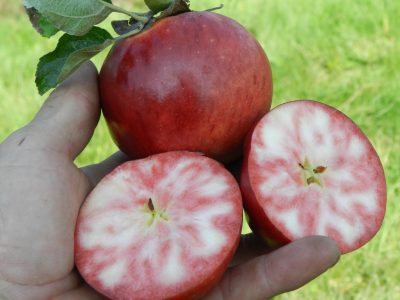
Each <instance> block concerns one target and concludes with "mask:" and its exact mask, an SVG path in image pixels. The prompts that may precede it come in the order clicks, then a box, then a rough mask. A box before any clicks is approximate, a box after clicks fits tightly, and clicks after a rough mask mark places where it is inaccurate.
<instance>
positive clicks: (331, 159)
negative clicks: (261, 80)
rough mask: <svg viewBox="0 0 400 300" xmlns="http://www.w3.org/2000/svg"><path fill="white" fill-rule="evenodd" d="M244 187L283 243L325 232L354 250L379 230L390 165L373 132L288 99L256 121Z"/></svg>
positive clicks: (253, 214) (261, 229)
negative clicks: (373, 139) (380, 152)
mask: <svg viewBox="0 0 400 300" xmlns="http://www.w3.org/2000/svg"><path fill="white" fill-rule="evenodd" d="M241 188H242V192H243V197H244V200H243V201H244V206H245V209H246V211H247V213H248V215H249V218H250V223H251V226H252V228H253V229H254V231H256V232H258V233H259V234H260V235H262V236H263V237H264V238H266V239H267V240H269V241H273V242H275V243H277V244H285V243H288V242H290V241H292V240H295V239H298V238H301V237H303V236H308V235H325V236H329V237H331V238H333V239H334V240H336V242H337V243H338V245H339V248H340V250H341V252H342V253H347V252H350V251H353V250H355V249H357V248H359V247H361V246H362V245H364V244H365V243H367V242H368V241H369V240H370V239H371V238H372V237H373V236H374V235H375V234H376V233H377V231H378V230H379V228H380V226H381V224H382V220H383V218H384V214H385V207H386V182H385V176H384V171H383V168H382V165H381V162H380V160H379V157H378V155H377V153H376V151H375V150H374V148H373V146H372V145H371V143H370V142H369V140H368V138H367V137H366V136H365V135H364V134H363V132H362V131H361V130H360V129H359V128H358V127H357V126H356V125H355V124H354V123H353V122H352V121H351V120H350V119H349V118H348V117H346V116H345V115H344V114H343V113H341V112H340V111H338V110H336V109H334V108H332V107H330V106H327V105H324V104H322V103H319V102H315V101H310V100H303V101H293V102H288V103H285V104H282V105H280V106H278V107H276V108H275V109H273V110H272V111H271V112H269V113H268V114H267V115H266V116H265V117H264V118H263V119H262V120H261V121H260V122H259V123H258V124H257V126H256V127H255V129H254V130H253V132H252V133H251V135H250V136H249V137H248V141H247V145H246V150H245V155H244V165H243V168H242V174H241Z"/></svg>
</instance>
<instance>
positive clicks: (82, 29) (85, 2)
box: [24, 0, 112, 36]
mask: <svg viewBox="0 0 400 300" xmlns="http://www.w3.org/2000/svg"><path fill="white" fill-rule="evenodd" d="M106 3H109V4H110V3H111V0H104V1H103V0H64V1H54V0H24V5H25V7H26V8H27V9H30V8H35V9H36V10H37V11H38V12H39V13H40V15H42V16H43V17H44V18H45V19H46V20H47V21H48V22H50V23H51V24H52V25H53V26H54V27H56V28H58V29H59V30H62V31H64V32H66V33H68V34H70V35H78V36H81V35H85V34H86V33H88V32H89V31H90V30H91V28H92V27H93V26H94V25H96V24H98V23H100V22H102V21H103V20H104V19H106V18H107V17H108V15H109V14H110V13H111V12H112V8H110V7H109V5H106Z"/></svg>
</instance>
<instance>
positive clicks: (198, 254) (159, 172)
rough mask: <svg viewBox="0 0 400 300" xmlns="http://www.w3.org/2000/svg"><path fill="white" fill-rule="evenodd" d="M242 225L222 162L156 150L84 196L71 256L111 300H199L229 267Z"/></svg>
mask: <svg viewBox="0 0 400 300" xmlns="http://www.w3.org/2000/svg"><path fill="white" fill-rule="evenodd" d="M241 225H242V201H241V193H240V189H239V186H238V184H237V182H236V181H235V179H234V178H233V176H232V175H231V174H230V173H229V172H228V171H227V170H225V169H224V167H223V166H222V165H221V164H219V163H218V162H216V161H214V160H212V159H210V158H207V157H205V156H202V155H199V154H194V153H190V152H185V151H182V152H181V151H180V152H169V153H163V154H158V155H154V156H151V157H149V158H146V159H141V160H137V161H131V162H127V163H125V164H123V165H121V166H119V167H118V168H116V169H115V170H114V171H113V172H111V173H110V174H109V175H107V176H106V177H105V178H104V179H103V180H102V181H101V182H100V183H99V184H98V185H97V186H96V188H95V189H94V190H93V191H92V193H91V194H90V195H89V196H88V198H87V200H86V201H85V203H84V204H83V206H82V208H81V211H80V214H79V217H78V221H77V227H76V232H75V241H76V245H75V262H76V265H77V268H78V270H79V272H80V273H81V275H82V276H83V278H84V279H85V281H86V282H88V283H89V284H90V285H91V286H92V287H93V288H95V289H96V290H98V291H99V292H101V293H102V294H104V295H105V296H107V297H109V298H111V299H115V300H120V299H123V300H125V299H198V298H199V297H201V296H202V295H204V293H206V292H207V291H208V290H209V289H210V288H211V287H212V286H213V285H214V284H216V282H217V281H218V280H219V279H220V278H221V276H222V274H223V273H224V271H225V269H226V268H227V266H228V264H229V262H230V260H231V259H232V256H233V255H234V252H235V250H236V248H237V246H238V243H239V240H240V232H241Z"/></svg>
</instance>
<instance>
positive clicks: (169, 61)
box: [99, 12, 272, 163]
mask: <svg viewBox="0 0 400 300" xmlns="http://www.w3.org/2000/svg"><path fill="white" fill-rule="evenodd" d="M99 85H100V96H101V105H102V109H103V114H104V116H105V119H106V121H107V124H108V126H109V129H110V132H111V135H112V137H113V139H114V141H115V143H116V144H117V146H118V147H119V148H120V149H121V150H122V151H123V152H124V153H126V154H127V155H129V156H130V157H132V158H142V157H146V156H148V155H152V154H156V153H161V152H167V151H173V150H188V151H194V152H201V153H204V154H205V155H207V156H209V157H212V158H214V159H217V160H219V161H221V162H224V163H226V162H230V161H233V160H234V159H236V158H238V157H239V156H240V155H241V152H242V144H243V141H244V138H245V136H246V134H247V133H248V132H249V130H250V129H251V128H252V127H253V126H254V124H256V123H257V121H258V120H259V119H260V118H261V117H262V116H263V115H265V114H266V113H267V112H268V111H269V109H270V106H271V99H272V75H271V68H270V64H269V61H268V58H267V56H266V54H265V52H264V51H263V49H262V47H261V46H260V44H259V43H258V42H257V41H256V40H255V39H254V38H253V37H252V36H251V34H250V33H248V32H247V31H246V30H245V29H244V28H243V27H242V26H241V25H240V24H238V23H237V22H236V21H234V20H232V19H229V18H228V17H225V16H222V15H218V14H215V13H211V12H189V13H184V14H180V15H178V16H174V17H168V18H166V19H163V20H161V21H158V22H157V23H155V24H154V25H153V26H152V27H151V28H150V29H148V30H147V31H145V32H143V33H141V34H139V35H137V36H134V37H130V38H128V39H125V40H122V41H121V42H119V43H118V44H116V45H115V46H114V48H113V49H112V50H111V52H110V54H109V55H108V57H107V59H106V61H105V63H104V64H103V67H102V69H101V72H100V78H99Z"/></svg>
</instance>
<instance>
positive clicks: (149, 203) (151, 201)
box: [147, 198, 154, 212]
mask: <svg viewBox="0 0 400 300" xmlns="http://www.w3.org/2000/svg"><path fill="white" fill-rule="evenodd" d="M147 206H148V207H149V209H150V211H152V212H154V204H153V200H151V198H149V202H148V203H147Z"/></svg>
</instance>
